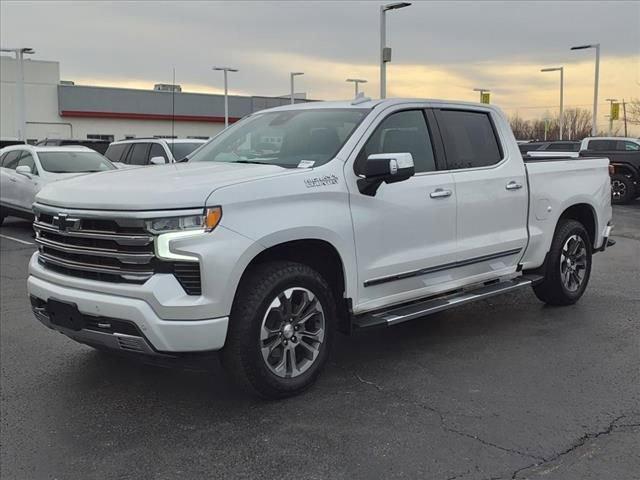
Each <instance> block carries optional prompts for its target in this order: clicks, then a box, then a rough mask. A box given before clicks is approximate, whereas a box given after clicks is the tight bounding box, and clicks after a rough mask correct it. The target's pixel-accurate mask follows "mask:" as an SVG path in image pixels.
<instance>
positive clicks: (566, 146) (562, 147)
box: [547, 142, 574, 152]
mask: <svg viewBox="0 0 640 480" xmlns="http://www.w3.org/2000/svg"><path fill="white" fill-rule="evenodd" d="M547 150H551V151H555V152H573V151H574V145H573V143H560V142H556V143H552V144H550V145H549V148H548V149H547Z"/></svg>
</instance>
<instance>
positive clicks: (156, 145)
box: [105, 138, 207, 168]
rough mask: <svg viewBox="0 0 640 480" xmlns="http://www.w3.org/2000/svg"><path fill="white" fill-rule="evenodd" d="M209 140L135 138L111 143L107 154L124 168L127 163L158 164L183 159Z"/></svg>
mask: <svg viewBox="0 0 640 480" xmlns="http://www.w3.org/2000/svg"><path fill="white" fill-rule="evenodd" d="M204 143H207V140H203V139H199V138H135V139H130V140H119V141H117V142H113V143H112V144H111V145H109V148H108V149H107V151H106V152H105V156H106V157H107V158H108V159H109V160H111V161H112V162H113V163H115V164H116V166H117V167H120V168H122V167H123V166H125V165H128V166H136V165H153V164H155V165H158V164H162V163H174V162H176V161H178V160H182V159H183V158H185V157H186V156H187V155H189V154H190V153H191V152H193V151H194V150H195V149H197V148H198V147H200V146H201V145H202V144H204Z"/></svg>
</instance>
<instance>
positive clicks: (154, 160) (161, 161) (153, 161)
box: [149, 157, 167, 165]
mask: <svg viewBox="0 0 640 480" xmlns="http://www.w3.org/2000/svg"><path fill="white" fill-rule="evenodd" d="M149 163H150V164H151V165H164V164H165V163H167V161H166V160H165V159H164V157H152V158H151V160H149Z"/></svg>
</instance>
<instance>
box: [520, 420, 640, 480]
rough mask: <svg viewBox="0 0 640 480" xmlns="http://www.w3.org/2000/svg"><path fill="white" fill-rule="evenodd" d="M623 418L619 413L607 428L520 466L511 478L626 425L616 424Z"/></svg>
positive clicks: (586, 435)
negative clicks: (541, 459)
mask: <svg viewBox="0 0 640 480" xmlns="http://www.w3.org/2000/svg"><path fill="white" fill-rule="evenodd" d="M623 418H625V415H619V416H618V417H616V418H614V419H613V420H612V421H611V422H610V423H609V425H608V426H607V428H605V429H604V430H599V431H597V432H591V433H585V434H584V435H582V436H581V437H580V438H578V440H576V441H575V442H573V444H572V445H571V446H570V447H568V448H566V449H564V450H562V451H561V452H558V453H555V454H553V455H552V456H550V457H548V458H545V459H543V461H542V462H539V463H532V464H530V465H527V466H525V467H522V468H519V469H518V470H516V471H514V472H513V473H512V474H511V480H517V478H518V475H520V473H522V472H524V471H526V470H529V469H531V468H534V467H539V466H541V465H545V464H547V463H550V462H554V461H556V460H558V459H559V458H561V457H563V456H565V455H567V454H569V453H571V452H573V451H574V450H576V449H578V448H580V447H582V446H583V445H584V444H585V443H587V440H591V439H594V438H598V437H600V436H602V435H609V434H610V433H611V432H613V430H615V428H616V427H620V426H625V425H616V423H617V422H618V421H620V420H622V419H623ZM629 426H632V427H633V426H636V424H630V425H629Z"/></svg>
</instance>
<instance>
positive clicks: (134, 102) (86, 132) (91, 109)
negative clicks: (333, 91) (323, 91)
mask: <svg viewBox="0 0 640 480" xmlns="http://www.w3.org/2000/svg"><path fill="white" fill-rule="evenodd" d="M0 62H1V63H0V79H1V84H0V114H1V115H0V137H1V138H2V139H15V138H17V137H18V136H19V130H20V126H19V120H18V119H17V117H18V115H17V110H16V107H17V99H18V95H17V89H16V79H17V74H18V68H17V62H16V60H15V59H14V58H13V57H10V56H4V55H3V56H0ZM23 70H24V92H25V112H26V114H25V118H26V126H25V135H24V138H25V139H27V140H28V141H29V142H30V143H33V142H35V141H38V140H43V139H45V138H73V139H102V140H109V141H113V140H118V139H123V138H135V137H153V136H159V137H170V136H172V135H173V136H176V137H194V138H206V137H211V136H213V135H215V134H216V133H218V132H220V131H221V130H222V129H223V128H224V96H223V95H212V94H202V93H187V92H182V91H181V89H180V88H179V87H178V86H173V85H162V84H159V85H156V86H155V87H154V89H150V90H140V89H131V88H111V87H94V86H88V85H75V84H74V83H73V82H70V81H61V80H60V64H59V62H53V61H43V60H31V59H25V60H24V69H23ZM228 100H229V121H230V122H234V121H237V120H239V119H240V118H242V117H244V116H246V115H248V114H250V113H253V112H256V111H258V110H263V109H265V108H271V107H277V106H279V105H285V104H287V103H289V101H290V100H289V98H283V97H280V98H274V97H260V96H238V95H230V96H229V99H228ZM297 101H304V100H303V99H300V100H297Z"/></svg>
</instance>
